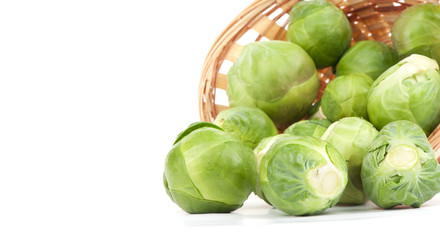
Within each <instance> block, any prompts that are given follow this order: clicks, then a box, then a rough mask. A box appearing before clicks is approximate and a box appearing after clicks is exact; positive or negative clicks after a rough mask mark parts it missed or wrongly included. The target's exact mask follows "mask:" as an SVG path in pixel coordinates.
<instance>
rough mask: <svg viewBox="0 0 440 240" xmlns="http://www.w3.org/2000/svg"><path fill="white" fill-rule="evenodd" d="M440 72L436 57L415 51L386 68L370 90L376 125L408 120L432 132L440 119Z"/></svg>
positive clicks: (370, 111)
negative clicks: (432, 57) (433, 58)
mask: <svg viewBox="0 0 440 240" xmlns="http://www.w3.org/2000/svg"><path fill="white" fill-rule="evenodd" d="M439 102H440V73H439V66H438V64H437V62H436V61H434V60H432V59H430V58H427V57H425V56H422V55H417V54H413V55H411V56H409V57H407V58H405V59H403V60H402V61H400V62H399V63H397V64H396V65H394V66H392V67H391V68H389V69H388V70H386V71H385V72H384V73H383V74H382V75H380V76H379V78H378V79H377V80H376V81H374V83H373V85H372V86H371V88H370V91H369V93H368V102H367V110H368V117H369V119H370V122H371V123H373V125H374V126H375V127H376V128H377V129H379V130H380V129H381V128H383V127H384V126H385V125H386V124H388V123H390V122H392V121H396V120H409V121H412V122H415V123H417V124H419V125H420V127H422V129H423V130H424V131H425V133H426V134H429V133H431V132H432V131H433V130H434V128H435V127H436V126H437V125H438V124H439V122H440V104H439Z"/></svg>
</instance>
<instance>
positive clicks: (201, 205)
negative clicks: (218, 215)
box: [163, 122, 257, 213]
mask: <svg viewBox="0 0 440 240" xmlns="http://www.w3.org/2000/svg"><path fill="white" fill-rule="evenodd" d="M255 162H256V160H255V156H254V153H253V152H252V150H251V149H250V148H249V147H247V146H246V145H244V143H242V142H241V141H240V140H238V139H237V138H235V137H233V136H232V135H230V134H228V133H226V132H224V131H223V130H221V129H220V128H219V127H218V126H216V125H214V124H212V123H204V122H201V123H195V124H192V125H191V126H189V127H188V129H187V130H185V131H183V132H182V133H181V134H180V135H179V136H178V138H177V140H176V142H175V143H174V145H173V147H172V149H171V150H170V152H169V153H168V155H167V157H166V160H165V171H164V175H163V181H164V185H165V188H166V191H167V193H168V195H169V197H170V198H171V199H172V200H173V201H174V202H175V203H176V204H177V205H179V207H181V208H182V209H183V210H185V211H186V212H188V213H215V212H231V211H234V210H236V209H238V208H240V207H241V206H242V205H243V203H244V201H245V200H246V199H247V198H248V196H249V194H250V193H251V192H252V191H253V190H254V187H255V181H256V177H257V176H256V168H255Z"/></svg>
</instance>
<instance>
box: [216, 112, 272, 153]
mask: <svg viewBox="0 0 440 240" xmlns="http://www.w3.org/2000/svg"><path fill="white" fill-rule="evenodd" d="M214 123H215V124H216V125H218V126H219V127H221V128H222V129H223V130H224V131H225V132H228V133H230V134H232V135H234V136H236V137H237V138H238V139H240V140H241V141H243V142H244V144H246V145H247V146H249V147H251V148H255V147H256V146H257V144H258V143H259V142H260V141H261V139H263V138H266V137H270V136H274V135H277V134H278V130H277V128H276V127H275V124H273V122H272V120H271V119H270V118H269V117H268V116H267V115H266V114H265V113H264V112H263V111H261V110H260V109H258V108H254V107H246V106H238V107H233V108H230V109H227V110H223V111H221V112H220V113H219V114H218V115H217V117H216V119H215V121H214Z"/></svg>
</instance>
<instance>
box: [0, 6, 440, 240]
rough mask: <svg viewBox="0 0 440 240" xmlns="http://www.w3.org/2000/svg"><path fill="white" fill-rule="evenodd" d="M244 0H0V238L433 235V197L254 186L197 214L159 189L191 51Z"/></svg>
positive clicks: (436, 212)
mask: <svg viewBox="0 0 440 240" xmlns="http://www.w3.org/2000/svg"><path fill="white" fill-rule="evenodd" d="M250 3H251V0H221V1H220V0H211V1H209V0H197V1H196V0H187V1H182V0H170V1H134V0H126V1H112V0H107V1H97V0H87V1H86V0H75V1H59V0H58V1H19V0H16V1H1V2H0V239H2V240H3V239H164V238H169V239H171V237H173V238H182V237H191V238H192V239H194V238H195V239H225V238H231V239H238V238H241V237H242V236H249V237H252V238H264V239H267V238H273V237H276V236H278V237H282V238H288V239H294V238H298V239H300V238H305V237H307V238H310V237H311V238H312V239H314V238H315V237H316V238H318V237H319V238H329V237H330V238H331V236H334V237H335V238H336V237H337V238H360V239H362V238H365V239H367V238H368V239H371V237H376V236H379V234H381V235H380V236H382V237H393V238H400V237H401V236H406V237H421V236H423V235H427V234H431V236H433V235H432V234H435V233H436V232H437V228H438V226H439V223H438V219H439V218H440V198H439V197H437V198H435V199H433V200H431V201H429V202H428V203H426V204H425V205H424V206H423V207H422V208H420V209H396V210H387V211H384V210H380V209H378V208H376V207H374V205H372V204H371V203H369V204H367V205H365V206H361V207H354V208H350V207H335V208H332V209H330V211H328V212H326V214H324V215H321V216H314V217H292V216H287V215H284V214H282V213H281V212H279V211H277V210H275V209H272V208H270V207H269V206H267V205H265V203H264V202H263V201H260V200H259V199H258V198H256V197H255V196H254V195H251V196H250V199H249V201H248V202H246V203H245V205H244V207H243V208H241V209H239V210H238V211H236V212H234V213H231V214H205V215H190V214H186V213H185V212H183V211H182V210H180V208H178V207H177V205H175V204H174V203H173V202H172V201H171V200H170V199H169V198H168V196H167V195H166V193H165V190H164V187H163V184H162V172H163V167H164V158H165V156H166V154H167V152H168V150H169V149H170V147H171V145H172V143H173V141H174V138H175V137H176V135H177V134H178V133H179V132H180V131H182V130H184V129H185V127H186V126H187V125H189V124H190V123H192V122H194V121H198V120H199V115H198V102H197V91H198V83H199V78H200V73H201V68H202V64H203V61H204V59H205V56H206V54H207V53H208V50H209V48H210V47H211V45H212V43H213V42H214V40H215V39H216V37H217V36H218V35H219V33H220V32H221V31H222V30H223V29H224V28H225V27H226V26H227V24H228V23H229V22H230V21H231V20H232V19H233V18H234V17H235V16H236V15H237V14H238V13H239V12H240V11H241V10H242V9H244V8H245V7H246V6H248V5H249V4H250ZM153 236H154V237H153ZM382 237H381V238H382ZM434 238H435V237H434Z"/></svg>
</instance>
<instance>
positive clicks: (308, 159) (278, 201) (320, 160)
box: [260, 136, 348, 215]
mask: <svg viewBox="0 0 440 240" xmlns="http://www.w3.org/2000/svg"><path fill="white" fill-rule="evenodd" d="M347 178H348V177H347V167H346V164H345V160H344V158H343V157H342V156H341V154H340V153H339V152H338V150H336V149H335V148H334V147H333V146H331V145H330V144H328V143H327V142H325V141H324V140H321V139H319V138H315V137H299V136H288V137H282V138H280V139H278V140H277V141H276V142H275V143H274V144H273V145H272V146H271V147H270V148H269V150H268V151H267V152H266V153H265V154H264V156H263V158H262V160H261V166H260V183H261V188H262V190H263V193H264V196H265V198H266V199H267V200H268V201H269V202H270V203H271V204H272V205H273V206H274V207H275V208H277V209H279V210H281V211H283V212H286V213H288V214H292V215H313V214H319V213H322V212H324V211H325V210H326V209H327V208H329V207H332V206H334V205H335V204H336V203H337V202H338V200H339V198H340V197H341V195H342V193H343V191H344V189H345V186H346V184H347Z"/></svg>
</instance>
